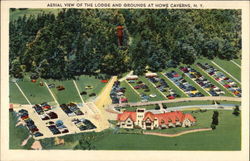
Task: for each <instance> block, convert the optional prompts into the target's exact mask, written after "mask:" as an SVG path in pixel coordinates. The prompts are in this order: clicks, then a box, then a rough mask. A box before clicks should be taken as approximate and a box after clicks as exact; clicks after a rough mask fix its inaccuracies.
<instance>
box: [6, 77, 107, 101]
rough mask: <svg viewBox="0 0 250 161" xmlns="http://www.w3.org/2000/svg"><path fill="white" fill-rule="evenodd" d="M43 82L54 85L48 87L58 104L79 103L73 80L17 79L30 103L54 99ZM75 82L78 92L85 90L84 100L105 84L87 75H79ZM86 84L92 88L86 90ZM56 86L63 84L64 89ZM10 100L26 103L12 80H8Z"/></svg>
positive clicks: (97, 91)
mask: <svg viewBox="0 0 250 161" xmlns="http://www.w3.org/2000/svg"><path fill="white" fill-rule="evenodd" d="M10 79H11V78H10ZM40 82H42V83H43V86H41V85H40ZM45 82H46V83H47V84H48V85H52V84H53V85H54V86H55V87H53V88H50V90H51V92H52V94H53V95H54V96H55V98H56V100H57V101H58V103H59V104H62V103H70V102H76V103H81V99H80V96H79V94H78V92H77V89H76V86H75V85H74V82H73V80H65V81H56V80H44V79H38V80H37V81H36V82H35V83H32V82H31V80H30V78H29V77H28V76H26V77H25V78H24V79H23V80H20V81H18V82H17V84H18V85H19V86H20V88H21V89H22V91H23V93H24V94H25V96H26V97H27V98H28V100H29V101H30V102H31V104H40V103H42V102H54V101H55V100H54V99H53V97H52V95H51V93H50V92H49V89H48V88H47V87H46V85H45ZM75 82H76V84H77V87H78V89H79V92H82V91H86V92H87V94H86V95H82V96H81V97H82V98H83V100H84V101H86V100H88V99H89V98H93V97H90V96H89V94H91V93H96V94H98V93H99V92H100V91H101V90H102V88H103V87H104V86H105V83H102V82H101V81H100V80H99V79H96V78H94V77H89V76H81V77H80V78H79V80H76V81H75ZM88 85H89V86H92V89H88V90H86V89H85V86H88ZM57 86H64V88H65V89H64V90H62V91H58V90H57V88H56V87H57ZM10 102H11V103H18V104H28V102H27V100H26V99H25V97H24V96H23V94H22V93H21V92H20V90H19V89H18V88H17V86H16V85H15V83H13V82H10Z"/></svg>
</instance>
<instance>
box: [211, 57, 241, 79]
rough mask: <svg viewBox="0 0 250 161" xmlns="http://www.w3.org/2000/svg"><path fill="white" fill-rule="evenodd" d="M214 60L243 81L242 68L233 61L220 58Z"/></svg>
mask: <svg viewBox="0 0 250 161" xmlns="http://www.w3.org/2000/svg"><path fill="white" fill-rule="evenodd" d="M214 62H215V63H216V64H218V65H219V66H220V67H221V68H223V69H224V70H226V71H227V72H228V73H230V74H231V75H232V76H234V77H235V78H236V79H238V80H239V81H241V69H240V68H239V67H238V66H237V65H235V64H234V63H232V62H231V61H226V60H220V59H218V58H217V59H214Z"/></svg>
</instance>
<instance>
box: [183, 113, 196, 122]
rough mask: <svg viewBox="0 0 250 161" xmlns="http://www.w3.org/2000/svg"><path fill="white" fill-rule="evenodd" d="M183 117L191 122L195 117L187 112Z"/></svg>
mask: <svg viewBox="0 0 250 161" xmlns="http://www.w3.org/2000/svg"><path fill="white" fill-rule="evenodd" d="M185 118H187V119H189V120H190V121H192V122H195V121H196V119H195V118H194V117H193V116H192V115H191V114H189V113H187V114H185Z"/></svg>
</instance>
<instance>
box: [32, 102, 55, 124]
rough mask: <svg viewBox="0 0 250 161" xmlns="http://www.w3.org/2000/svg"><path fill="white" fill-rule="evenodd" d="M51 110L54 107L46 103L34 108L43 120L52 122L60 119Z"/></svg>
mask: <svg viewBox="0 0 250 161" xmlns="http://www.w3.org/2000/svg"><path fill="white" fill-rule="evenodd" d="M51 108H52V107H51V106H50V105H48V104H47V103H46V102H45V103H42V104H36V105H34V106H33V109H34V110H35V111H36V112H37V113H38V115H39V116H40V117H41V119H42V120H51V119H57V118H58V115H57V114H56V113H55V112H53V111H51Z"/></svg>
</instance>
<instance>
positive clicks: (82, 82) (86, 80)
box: [72, 75, 106, 101]
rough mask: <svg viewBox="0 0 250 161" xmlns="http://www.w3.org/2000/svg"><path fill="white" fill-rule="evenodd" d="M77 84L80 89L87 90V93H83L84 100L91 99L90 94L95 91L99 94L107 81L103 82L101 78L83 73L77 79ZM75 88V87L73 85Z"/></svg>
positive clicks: (81, 90)
mask: <svg viewBox="0 0 250 161" xmlns="http://www.w3.org/2000/svg"><path fill="white" fill-rule="evenodd" d="M75 82H76V84H77V87H78V89H79V90H80V92H83V91H85V92H87V95H82V98H83V100H84V101H86V100H87V99H89V94H91V93H95V94H96V95H98V94H99V93H100V92H101V90H102V89H103V87H104V86H105V85H106V83H102V82H101V80H99V79H96V78H94V77H89V76H85V75H82V76H81V77H80V78H79V80H76V81H75ZM88 85H90V86H93V88H92V89H85V87H86V86H88ZM72 88H73V87H72Z"/></svg>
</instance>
